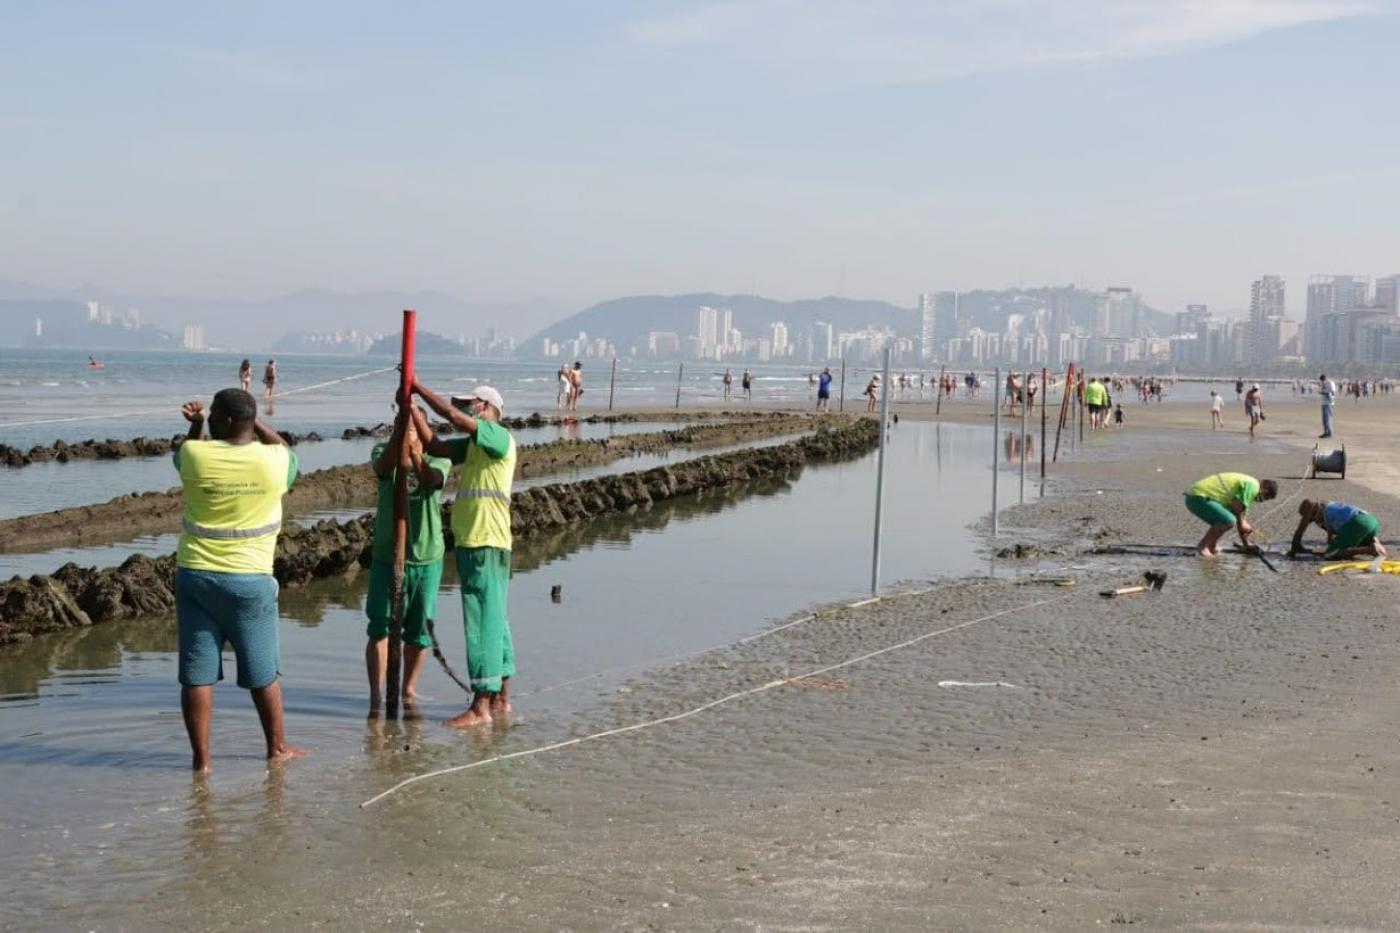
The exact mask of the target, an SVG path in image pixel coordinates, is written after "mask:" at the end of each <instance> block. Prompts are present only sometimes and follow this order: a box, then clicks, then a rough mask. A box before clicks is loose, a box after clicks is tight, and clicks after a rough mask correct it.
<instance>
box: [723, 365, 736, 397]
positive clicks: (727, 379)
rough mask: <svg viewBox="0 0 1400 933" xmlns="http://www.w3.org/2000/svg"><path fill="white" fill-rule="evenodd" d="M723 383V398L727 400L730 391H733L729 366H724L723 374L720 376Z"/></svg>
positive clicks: (732, 380)
mask: <svg viewBox="0 0 1400 933" xmlns="http://www.w3.org/2000/svg"><path fill="white" fill-rule="evenodd" d="M720 381H721V382H723V383H724V400H725V401H726V402H727V401H729V396H730V393H732V392H733V391H734V374H733V373H732V372H730V371H729V367H728V366H726V367H724V375H723V376H722V377H721V378H720Z"/></svg>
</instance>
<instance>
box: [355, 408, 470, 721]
mask: <svg viewBox="0 0 1400 933" xmlns="http://www.w3.org/2000/svg"><path fill="white" fill-rule="evenodd" d="M409 419H410V420H409V421H407V422H399V421H397V420H396V423H395V425H394V433H393V434H392V435H390V437H389V441H388V443H386V444H377V445H375V448H374V450H373V451H372V452H371V453H370V462H372V463H373V464H374V475H375V476H376V477H378V480H379V499H378V503H379V504H378V509H377V510H376V511H375V514H374V543H373V545H372V546H371V551H370V554H371V557H372V560H371V561H370V568H369V595H368V596H366V597H365V615H366V616H368V617H369V625H368V626H367V627H366V630H365V636H366V639H367V641H366V643H365V673H366V674H367V675H368V677H369V708H370V712H371V713H374V712H378V711H379V706H380V702H381V701H382V700H383V699H384V673H385V671H386V669H387V668H388V666H389V629H390V622H391V621H392V619H393V604H392V603H391V601H390V600H391V595H390V593H391V589H392V587H393V581H394V484H395V480H396V479H397V476H398V471H399V460H400V452H401V451H402V449H403V447H402V445H404V444H407V445H408V456H409V460H410V462H411V463H412V470H411V472H410V473H409V475H408V515H407V518H408V538H407V545H408V546H407V549H406V552H405V555H404V567H403V635H402V638H403V677H402V678H401V679H400V681H399V683H400V685H401V696H402V698H403V706H404V709H411V708H412V707H413V706H414V704H415V702H416V701H417V699H418V690H417V688H418V675H419V674H421V673H422V671H423V662H424V661H425V660H426V659H427V653H426V650H427V649H429V648H431V647H432V646H433V636H432V633H431V632H430V631H429V628H428V626H429V625H430V624H431V622H432V621H433V619H435V618H436V617H437V599H438V587H439V585H440V583H441V581H442V556H443V553H444V551H445V550H446V546H445V545H444V543H443V537H442V487H443V485H444V484H445V483H446V482H447V475H448V474H449V473H450V472H451V471H452V462H451V461H450V460H448V459H447V458H445V457H434V456H430V455H426V454H425V452H424V447H425V446H427V445H428V444H431V443H432V441H433V429H432V427H431V426H430V425H429V424H428V419H427V418H426V417H424V415H423V412H422V411H421V410H419V409H418V408H416V407H415V408H411V409H410V410H409Z"/></svg>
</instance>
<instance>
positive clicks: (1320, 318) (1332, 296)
mask: <svg viewBox="0 0 1400 933" xmlns="http://www.w3.org/2000/svg"><path fill="white" fill-rule="evenodd" d="M1370 286H1371V283H1370V280H1369V279H1367V278H1366V277H1365V276H1358V275H1314V276H1312V277H1311V278H1309V279H1308V310H1307V317H1306V318H1305V319H1304V321H1303V327H1304V334H1303V343H1304V349H1305V351H1306V353H1307V356H1308V359H1309V360H1310V361H1313V362H1330V361H1333V360H1339V359H1342V357H1341V356H1340V355H1339V348H1338V345H1337V340H1336V338H1337V337H1338V335H1339V334H1340V333H1341V332H1342V329H1341V328H1340V325H1339V324H1338V323H1337V322H1329V321H1328V320H1327V319H1328V317H1330V316H1331V315H1334V314H1345V313H1346V312H1348V311H1350V310H1352V309H1353V308H1361V307H1365V305H1366V299H1367V298H1368V297H1369V296H1370V291H1371V287H1370Z"/></svg>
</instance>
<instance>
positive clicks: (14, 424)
mask: <svg viewBox="0 0 1400 933" xmlns="http://www.w3.org/2000/svg"><path fill="white" fill-rule="evenodd" d="M396 369H398V367H397V366H389V367H386V368H384V369H371V370H369V371H368V372H363V373H356V374H355V375H353V376H345V377H343V378H340V379H332V380H330V381H329V382H319V383H317V384H316V385H309V386H302V387H300V388H297V389H288V390H287V391H286V392H278V393H276V394H275V395H273V396H272V397H273V398H274V399H279V398H285V397H286V396H288V395H299V394H300V393H302V392H311V391H313V390H315V389H324V388H326V387H327V386H333V385H338V384H339V383H342V382H352V381H354V380H356V379H364V378H365V377H366V376H378V375H380V374H381V373H388V372H393V371H394V370H396ZM169 410H170V406H169V405H162V406H161V407H159V408H138V409H134V410H132V411H116V412H107V413H105V414H101V415H78V416H75V417H72V418H41V419H38V420H36V421H0V428H24V427H31V426H33V425H38V424H71V423H73V422H75V421H105V420H109V419H113V418H131V417H134V416H136V415H156V414H160V413H161V412H163V411H169Z"/></svg>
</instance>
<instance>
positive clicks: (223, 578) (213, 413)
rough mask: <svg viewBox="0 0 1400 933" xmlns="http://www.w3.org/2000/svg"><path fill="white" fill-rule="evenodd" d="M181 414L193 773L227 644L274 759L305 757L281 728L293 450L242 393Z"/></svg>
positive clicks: (181, 620) (183, 623) (184, 631)
mask: <svg viewBox="0 0 1400 933" xmlns="http://www.w3.org/2000/svg"><path fill="white" fill-rule="evenodd" d="M180 413H181V414H182V415H184V418H185V420H186V421H188V422H189V425H190V427H189V432H188V433H187V435H186V437H185V441H184V443H183V444H181V445H180V448H179V449H178V450H176V451H175V456H174V461H175V469H176V470H178V471H179V474H180V484H181V486H182V487H183V488H184V499H185V510H184V520H183V524H184V531H183V532H182V533H181V534H180V544H179V547H178V549H177V551H176V557H175V566H176V570H175V620H176V628H177V630H178V642H179V680H180V711H181V713H182V714H183V716H184V720H185V731H186V732H187V733H188V734H189V739H190V750H191V752H192V753H193V764H192V767H193V768H194V770H195V771H201V772H202V771H208V770H209V730H210V722H211V720H212V719H213V715H214V684H215V683H216V682H217V681H220V680H223V677H224V665H223V658H222V652H223V648H224V644H225V643H226V642H227V643H229V644H231V645H232V646H233V652H234V656H235V657H236V658H237V661H238V686H240V687H242V688H243V689H245V690H248V691H249V692H250V693H251V694H252V698H253V705H254V706H255V707H256V708H257V711H258V720H259V722H261V724H262V730H263V737H264V739H265V740H266V743H267V758H268V760H269V761H286V760H289V759H292V758H299V757H301V756H302V755H304V754H306V753H305V752H304V751H302V750H301V749H299V748H296V747H295V746H292V745H288V744H287V741H286V738H285V736H284V734H283V717H282V685H281V683H280V681H279V680H278V678H279V666H278V665H279V657H278V656H279V649H278V637H277V635H278V633H277V624H278V622H277V619H278V613H277V590H278V587H277V580H276V578H275V577H273V575H272V561H273V554H274V552H275V551H276V548H277V535H278V534H279V533H280V532H281V530H282V495H283V494H284V493H285V492H286V491H287V490H288V489H289V488H290V487H291V485H292V481H293V480H294V479H296V474H297V456H296V454H295V453H294V452H293V451H292V449H291V448H290V447H288V446H287V444H286V442H285V441H284V440H283V439H282V436H281V435H280V434H278V433H277V432H276V431H274V430H273V429H272V428H270V427H268V426H267V425H266V424H264V423H263V422H262V421H261V420H260V419H259V418H258V403H257V402H256V401H255V400H254V398H253V396H251V395H249V394H248V393H247V392H244V391H243V390H242V389H223V390H221V391H219V392H218V393H217V394H216V395H215V396H214V401H213V404H211V405H210V406H209V410H208V414H207V421H208V424H209V434H210V438H211V439H210V440H204V425H205V421H206V413H205V409H204V404H203V403H202V402H197V401H195V402H187V403H185V405H184V407H183V408H181V410H180Z"/></svg>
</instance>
